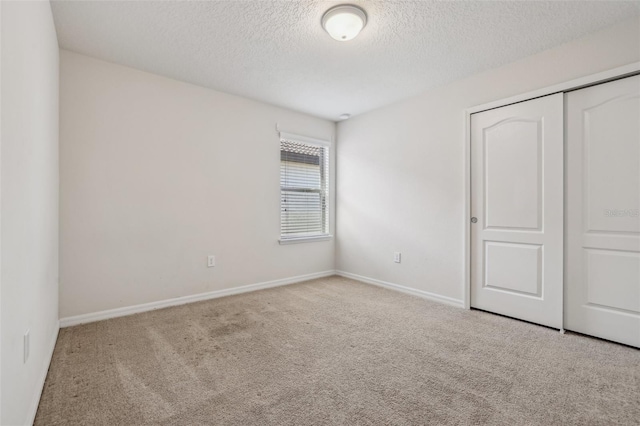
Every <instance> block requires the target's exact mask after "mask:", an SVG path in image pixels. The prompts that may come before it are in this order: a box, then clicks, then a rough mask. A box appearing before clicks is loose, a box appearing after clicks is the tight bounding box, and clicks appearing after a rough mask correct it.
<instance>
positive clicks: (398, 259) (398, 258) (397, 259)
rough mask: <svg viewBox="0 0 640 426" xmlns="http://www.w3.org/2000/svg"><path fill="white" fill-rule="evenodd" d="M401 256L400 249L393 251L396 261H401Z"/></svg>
mask: <svg viewBox="0 0 640 426" xmlns="http://www.w3.org/2000/svg"><path fill="white" fill-rule="evenodd" d="M401 256H402V254H401V253H400V252H399V251H397V252H395V253H393V261H394V262H396V263H400V259H401Z"/></svg>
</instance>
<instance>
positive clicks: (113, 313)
mask: <svg viewBox="0 0 640 426" xmlns="http://www.w3.org/2000/svg"><path fill="white" fill-rule="evenodd" d="M331 275H335V271H334V270H329V271H323V272H315V273H313V274H306V275H298V276H297V277H290V278H283V279H279V280H273V281H266V282H263V283H257V284H249V285H244V286H241V287H233V288H227V289H224V290H214V291H210V292H207V293H200V294H194V295H191V296H182V297H176V298H175V299H167V300H160V301H158V302H150V303H143V304H141V305H134V306H127V307H124V308H116V309H109V310H106V311H100V312H92V313H89V314H83V315H75V316H72V317H66V318H61V319H60V327H63V328H64V327H71V326H74V325H78V324H85V323H89V322H95V321H102V320H105V319H109V318H117V317H124V316H127V315H133V314H138V313H140V312H147V311H153V310H155V309H162V308H168V307H170V306H177V305H184V304H186V303H193V302H200V301H202V300H209V299H216V298H218V297H224V296H231V295H234V294H240V293H248V292H250V291H256V290H263V289H265V288H272V287H279V286H282V285H287V284H295V283H299V282H302V281H308V280H313V279H316V278H322V277H328V276H331Z"/></svg>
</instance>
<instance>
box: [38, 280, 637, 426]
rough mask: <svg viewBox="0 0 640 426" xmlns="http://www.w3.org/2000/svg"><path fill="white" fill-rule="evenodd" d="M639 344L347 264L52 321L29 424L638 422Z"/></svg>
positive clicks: (512, 423) (547, 423)
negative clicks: (97, 317)
mask: <svg viewBox="0 0 640 426" xmlns="http://www.w3.org/2000/svg"><path fill="white" fill-rule="evenodd" d="M639 420H640V351H638V350H636V349H633V348H630V347H626V346H622V345H617V344H613V343H608V342H605V341H601V340H597V339H592V338H588V337H585V336H581V335H576V334H571V333H567V334H566V335H564V336H563V335H561V334H560V333H558V332H557V331H554V330H551V329H548V328H544V327H539V326H535V325H532V324H528V323H524V322H520V321H516V320H512V319H508V318H504V317H500V316H497V315H492V314H488V313H484V312H479V311H465V310H462V309H457V308H453V307H448V306H444V305H440V304H437V303H432V302H429V301H425V300H423V299H420V298H417V297H412V296H408V295H405V294H401V293H396V292H393V291H389V290H385V289H381V288H377V287H373V286H370V285H367V284H362V283H359V282H356V281H353V280H349V279H346V278H341V277H331V278H326V279H319V280H314V281H309V282H305V283H301V284H295V285H290V286H286V287H279V288H274V289H269V290H264V291H259V292H255V293H248V294H243V295H238V296H231V297H225V298H222V299H216V300H211V301H206V302H200V303H195V304H190V305H184V306H179V307H173V308H168V309H163V310H158V311H153V312H148V313H144V314H139V315H134V316H129V317H124V318H117V319H111V320H107V321H102V322H97V323H92V324H87V325H81V326H77V327H72V328H65V329H62V330H61V331H60V336H59V339H58V343H57V345H56V349H55V353H54V356H53V362H52V365H51V368H50V370H49V375H48V377H47V381H46V384H45V389H44V393H43V395H42V400H41V402H40V407H39V410H38V414H37V418H36V424H37V425H56V424H70V425H71V424H73V425H81V424H91V425H93V424H95V425H143V424H156V425H315V424H348V425H352V424H353V425H374V424H375V425H382V424H384V425H417V424H442V425H445V424H504V425H515V424H531V425H533V424H540V425H550V424H561V423H562V424H577V425H591V424H603V425H605V424H606V425H609V424H638V422H639Z"/></svg>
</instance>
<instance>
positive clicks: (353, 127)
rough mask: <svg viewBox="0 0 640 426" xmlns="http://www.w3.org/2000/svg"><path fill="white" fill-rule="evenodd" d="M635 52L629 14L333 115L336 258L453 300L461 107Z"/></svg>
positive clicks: (603, 66) (457, 293)
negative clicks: (570, 38)
mask: <svg viewBox="0 0 640 426" xmlns="http://www.w3.org/2000/svg"><path fill="white" fill-rule="evenodd" d="M638 60H640V21H639V20H638V19H633V20H629V21H627V22H624V23H622V24H620V25H617V26H615V27H612V28H610V29H607V30H605V31H602V32H599V33H596V34H592V35H590V36H588V37H585V38H582V39H579V40H576V41H574V42H571V43H568V44H566V45H563V46H560V47H558V48H555V49H553V50H549V51H546V52H542V53H540V54H537V55H535V56H531V57H528V58H526V59H523V60H521V61H518V62H515V63H512V64H509V65H507V66H504V67H501V68H497V69H494V70H490V71H488V72H485V73H482V74H479V75H476V76H473V77H471V78H467V79H465V80H461V81H458V82H455V83H452V84H449V85H447V86H445V87H442V88H438V89H435V90H432V91H429V92H427V93H423V94H421V95H419V96H417V97H415V98H412V99H409V100H407V101H403V102H400V103H397V104H394V105H391V106H388V107H385V108H381V109H378V110H375V111H372V112H370V113H367V114H364V115H361V116H357V117H355V118H352V119H350V120H348V121H345V122H341V123H340V124H339V125H338V141H339V144H338V154H337V157H338V166H337V179H338V187H337V196H338V200H337V206H338V208H337V233H336V234H337V242H336V259H337V264H336V268H337V269H338V270H342V271H346V272H350V273H352V274H357V275H361V276H365V277H369V278H373V279H377V280H382V281H386V282H390V283H394V284H399V285H403V286H407V287H411V288H414V289H417V290H421V291H426V292H431V293H435V294H437V295H441V296H446V297H450V298H454V299H458V300H461V299H462V298H463V281H464V276H463V271H464V263H463V261H464V257H463V253H464V252H463V233H464V225H465V221H466V220H468V219H469V218H466V217H464V211H463V208H464V182H463V177H464V130H465V129H464V110H465V109H466V108H469V107H472V106H475V105H479V104H483V103H487V102H490V101H494V100H499V99H502V98H506V97H509V96H513V95H517V94H521V93H525V92H528V91H532V90H535V89H540V88H543V87H546V86H550V85H553V84H557V83H561V82H563V81H567V80H571V79H574V78H577V77H580V76H585V75H589V74H593V73H596V72H600V71H604V70H608V69H611V68H615V67H618V66H622V65H625V64H629V63H631V62H635V61H638ZM394 251H400V252H402V256H403V257H402V263H400V264H395V263H393V252H394Z"/></svg>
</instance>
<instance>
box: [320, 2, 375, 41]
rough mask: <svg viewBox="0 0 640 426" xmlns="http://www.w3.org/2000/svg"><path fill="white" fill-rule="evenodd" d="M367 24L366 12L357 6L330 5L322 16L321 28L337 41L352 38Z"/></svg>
mask: <svg viewBox="0 0 640 426" xmlns="http://www.w3.org/2000/svg"><path fill="white" fill-rule="evenodd" d="M365 25H367V14H366V13H365V12H364V10H362V9H360V8H359V7H357V6H352V5H349V4H343V5H340V6H336V7H332V8H331V9H329V10H327V11H326V12H325V14H324V15H323V16H322V28H324V29H325V31H326V32H328V33H329V35H330V36H331V37H333V38H334V39H336V40H338V41H348V40H352V39H354V38H355V37H356V36H357V35H358V34H360V31H362V29H363V28H364V26H365Z"/></svg>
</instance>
